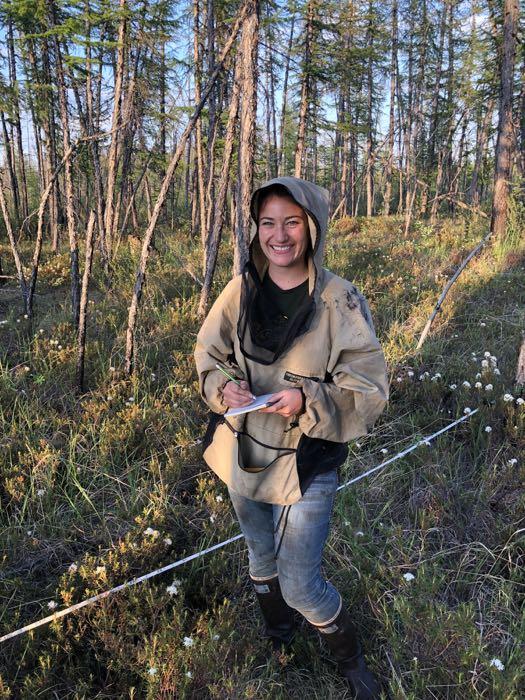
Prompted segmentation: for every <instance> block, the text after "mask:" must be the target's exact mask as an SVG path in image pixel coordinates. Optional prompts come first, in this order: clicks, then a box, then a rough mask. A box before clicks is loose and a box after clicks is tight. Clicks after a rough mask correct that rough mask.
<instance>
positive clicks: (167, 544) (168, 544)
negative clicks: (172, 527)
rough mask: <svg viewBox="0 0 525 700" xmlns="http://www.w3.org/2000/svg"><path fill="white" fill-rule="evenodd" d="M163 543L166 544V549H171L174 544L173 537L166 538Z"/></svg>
mask: <svg viewBox="0 0 525 700" xmlns="http://www.w3.org/2000/svg"><path fill="white" fill-rule="evenodd" d="M162 541H163V542H164V544H165V545H166V547H169V546H170V545H171V544H173V542H172V541H171V537H165V538H164V539H163V540H162Z"/></svg>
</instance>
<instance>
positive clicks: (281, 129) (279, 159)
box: [277, 5, 295, 175]
mask: <svg viewBox="0 0 525 700" xmlns="http://www.w3.org/2000/svg"><path fill="white" fill-rule="evenodd" d="M294 25H295V5H294V7H293V9H292V21H291V24H290V39H289V41H288V49H287V51H286V61H285V63H284V79H283V102H282V106H281V123H280V126H279V148H278V156H277V162H278V164H279V169H278V173H279V175H282V174H283V172H284V127H285V122H286V107H287V101H288V76H289V73H290V53H291V50H292V46H293V42H294Z"/></svg>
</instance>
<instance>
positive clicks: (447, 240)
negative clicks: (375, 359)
mask: <svg viewBox="0 0 525 700" xmlns="http://www.w3.org/2000/svg"><path fill="white" fill-rule="evenodd" d="M515 219H516V221H517V218H516V217H515ZM516 221H515V222H514V225H512V226H511V227H510V228H509V233H508V235H507V237H506V238H505V239H504V240H500V241H494V242H491V243H490V244H489V245H488V246H487V248H486V249H485V250H484V251H483V252H482V253H481V254H480V255H479V256H478V257H477V258H476V259H475V260H474V261H473V262H472V263H471V264H470V266H469V267H468V268H467V270H466V271H465V272H464V273H463V275H462V276H461V277H460V278H459V281H458V282H457V283H456V285H455V286H454V287H453V288H452V291H451V293H450V295H449V297H448V298H447V300H446V302H445V305H444V308H443V311H442V313H440V314H439V315H438V317H437V318H436V321H435V323H434V325H433V327H432V330H431V332H430V335H429V337H428V338H427V340H426V342H425V344H424V345H423V348H422V350H421V351H420V352H416V351H415V347H416V344H417V340H418V337H419V334H420V333H421V331H422V329H423V327H424V324H425V321H426V319H427V318H428V316H429V315H430V313H431V311H432V308H433V306H434V304H435V302H436V300H437V298H438V296H439V293H440V291H441V289H442V287H443V285H444V283H445V281H446V278H447V277H449V276H450V275H451V273H452V272H453V270H454V269H455V267H456V266H457V264H458V263H459V261H460V260H461V259H462V258H463V257H464V256H465V255H466V254H467V252H468V251H469V250H470V249H471V248H473V247H474V245H475V244H476V243H477V242H478V241H479V240H481V238H482V237H483V235H484V234H485V230H486V226H487V224H486V222H485V221H481V220H480V221H478V222H472V221H468V220H465V219H462V218H461V219H457V220H455V221H453V220H444V221H442V222H441V223H440V224H439V225H438V227H437V228H432V227H430V226H428V225H427V224H426V223H425V222H415V223H414V225H413V228H412V231H411V232H410V234H409V236H408V237H407V238H404V237H403V234H402V230H403V225H402V222H401V221H400V220H399V219H396V218H395V217H390V218H374V219H372V220H369V221H367V220H357V221H356V220H343V221H341V222H339V223H338V224H337V225H335V226H334V227H333V231H332V234H331V236H330V242H329V245H328V249H327V255H326V266H327V267H328V268H330V269H332V270H333V271H334V272H336V273H338V274H340V275H342V276H344V277H347V278H348V279H351V280H353V281H354V282H355V283H356V285H357V286H358V287H359V288H360V289H361V290H362V291H363V292H364V294H365V295H366V296H367V298H368V300H369V302H370V306H371V309H372V312H373V316H374V321H375V325H376V331H377V333H378V336H379V338H380V340H381V342H382V344H383V347H384V349H385V353H386V356H387V361H388V366H389V372H390V379H391V400H390V403H389V406H388V409H387V410H386V411H385V412H384V414H383V415H382V416H381V418H380V419H379V421H378V422H377V424H376V426H375V428H374V430H373V432H372V433H371V434H370V435H368V436H366V437H364V438H362V439H359V440H357V441H355V442H353V443H351V444H350V455H349V458H348V460H347V463H346V464H345V465H344V467H343V468H342V470H341V477H340V478H341V482H342V481H343V480H344V479H346V478H349V477H351V476H355V475H357V474H359V473H361V472H364V471H365V470H367V469H369V468H370V467H373V466H375V465H377V464H379V463H380V462H381V461H383V460H384V459H385V455H386V456H387V457H389V456H393V455H394V454H396V453H397V452H399V451H401V450H403V449H404V448H405V447H408V446H410V445H412V444H413V443H414V442H416V441H417V440H420V439H421V438H423V437H425V436H427V435H429V434H431V433H433V432H434V431H436V430H438V429H439V428H441V427H444V426H446V425H447V424H448V423H450V422H451V421H452V420H454V419H457V418H459V417H461V416H463V415H465V410H466V409H467V408H469V409H471V410H473V409H474V408H478V409H479V411H478V412H477V413H476V414H475V415H473V416H472V417H471V418H469V419H468V420H466V421H464V422H463V423H461V424H460V425H458V426H457V427H455V428H453V429H451V430H450V431H448V432H446V433H444V434H443V435H441V436H440V437H439V438H438V439H436V440H434V441H433V442H432V443H431V444H430V446H422V447H420V448H418V449H417V450H415V451H414V452H411V453H410V454H409V455H407V456H406V457H404V458H402V459H400V460H398V461H396V462H394V463H392V464H391V465H389V466H387V467H386V468H385V469H384V470H382V471H379V472H378V473H376V474H374V475H373V476H370V477H368V478H366V479H364V480H362V481H360V482H358V483H357V484H355V485H353V486H351V487H349V488H347V489H345V490H343V491H341V492H340V493H339V494H338V497H337V500H336V505H335V509H334V516H333V521H332V529H331V534H330V537H329V541H328V543H327V547H326V550H325V573H326V575H327V576H328V577H329V578H330V579H331V580H332V582H333V583H334V584H335V585H336V586H337V588H338V589H339V590H340V591H341V592H342V594H343V596H344V599H345V602H346V604H347V606H348V607H349V609H350V610H351V611H352V613H353V615H354V617H355V620H356V625H357V627H358V628H359V630H360V634H361V637H362V639H363V644H364V647H365V651H366V653H367V657H368V659H369V661H370V665H371V666H372V667H373V669H374V671H375V672H376V673H377V675H378V676H379V677H380V679H381V681H382V683H383V686H384V688H385V690H388V693H389V696H390V697H391V698H394V699H395V700H401V699H405V700H407V699H409V700H422V699H426V698H451V699H456V698H460V699H461V698H468V699H470V698H488V699H492V698H496V699H500V698H501V700H512V699H516V700H517V699H518V698H520V697H524V695H525V670H524V666H523V644H524V641H525V639H524V638H525V618H524V612H523V608H522V606H521V604H520V599H521V601H523V593H524V583H525V582H524V574H523V571H524V568H525V538H524V534H525V529H524V516H525V487H524V483H525V405H524V404H525V402H524V401H523V399H522V396H521V394H520V392H519V391H518V389H517V387H516V386H515V385H514V375H515V369H516V362H517V356H518V350H519V346H520V343H521V330H522V329H523V328H525V275H524V269H525V241H523V239H522V238H521V236H520V225H518V224H517V223H516ZM522 224H523V222H522ZM157 246H158V248H159V250H160V253H159V254H157V255H156V257H155V258H153V259H152V260H151V268H150V270H149V274H148V279H147V287H146V292H145V296H144V297H143V303H142V311H141V317H140V331H139V333H138V338H137V362H136V374H135V376H134V377H133V378H132V379H129V378H127V377H126V376H124V374H123V373H122V370H121V368H122V365H123V348H124V342H125V337H124V336H125V323H126V317H127V308H128V305H129V301H130V298H131V290H132V287H133V284H134V274H133V273H134V270H135V267H136V254H135V253H134V252H133V251H130V250H124V249H122V251H121V256H120V259H119V264H118V267H117V269H116V273H115V275H114V278H113V282H112V286H111V289H109V291H108V290H107V289H106V287H105V285H104V281H103V279H102V275H101V274H100V273H99V272H97V271H96V270H95V276H94V279H93V285H92V291H91V294H90V299H91V301H90V304H89V313H90V316H89V324H88V344H87V377H86V384H87V387H88V389H89V391H88V392H87V393H86V394H84V395H83V396H81V397H79V396H77V395H76V393H75V386H74V376H75V361H76V348H75V334H74V331H73V328H72V326H71V323H70V320H69V286H68V285H69V282H68V279H69V274H68V265H69V262H68V254H67V253H66V252H64V253H63V254H61V255H59V256H56V257H53V256H51V255H50V254H49V251H46V258H45V259H46V260H48V261H49V262H47V263H46V264H45V265H44V266H43V268H42V270H41V273H40V277H39V285H38V290H37V291H38V296H37V299H36V316H35V320H34V322H33V323H30V321H29V320H28V319H24V317H23V312H22V311H21V310H20V309H21V303H20V300H19V297H18V293H17V290H16V289H15V286H14V282H9V284H8V285H4V286H3V287H0V504H1V510H0V543H1V550H0V557H1V574H0V596H1V608H0V635H1V634H5V633H7V632H9V631H11V630H14V629H16V628H18V627H20V626H22V625H23V624H26V623H29V622H32V621H34V620H38V619H39V618H42V617H44V616H46V615H48V614H49V613H50V610H53V609H56V610H59V609H61V608H63V607H65V606H68V605H70V604H72V603H74V602H78V601H80V600H82V599H84V598H87V597H89V596H91V595H93V594H95V593H97V592H101V591H104V590H106V589H108V588H110V587H112V586H115V585H118V584H120V583H122V582H124V581H127V580H130V579H132V578H133V577H135V576H139V575H141V574H144V573H147V572H148V571H152V570H153V569H156V568H158V567H160V566H163V565H165V564H168V563H169V562H173V561H175V560H177V559H180V558H182V557H184V556H186V555H189V554H191V553H193V552H196V551H198V550H200V549H203V548H205V547H207V546H209V545H212V544H214V543H217V542H220V541H222V540H224V539H225V538H228V537H231V536H232V535H235V534H237V533H238V526H237V524H236V521H235V519H234V517H233V516H232V509H231V507H230V504H229V501H228V497H227V492H226V489H225V487H224V484H222V483H221V482H220V481H218V480H217V479H216V478H215V476H214V475H213V474H212V473H211V472H210V471H209V470H208V469H207V468H206V465H205V464H204V462H203V460H202V457H201V449H200V444H199V441H200V439H201V437H202V435H203V433H204V430H205V422H206V410H205V406H204V405H203V403H202V402H201V401H200V399H199V396H198V392H197V381H196V372H195V368H194V364H193V356H192V352H193V346H194V342H195V335H196V332H197V330H198V321H197V317H196V309H197V304H198V294H199V289H198V288H197V286H196V284H195V282H194V281H193V280H192V278H191V276H190V275H189V274H188V273H187V271H186V270H185V266H187V265H190V266H193V269H195V270H198V269H199V265H200V252H199V248H200V246H199V245H196V244H195V243H194V242H193V241H191V240H190V239H189V237H188V236H187V234H186V232H185V231H180V232H177V233H175V234H172V235H171V237H169V238H168V237H165V238H162V237H161V236H159V240H158V241H157ZM0 253H1V255H2V258H3V260H4V261H5V260H6V259H8V257H9V254H8V250H7V247H6V246H5V245H4V246H2V249H1V251H0ZM24 255H25V256H26V257H25V259H29V248H27V250H24ZM223 256H224V254H223ZM182 263H183V264H182ZM4 267H5V262H4ZM230 269H231V259H230V258H229V257H228V255H226V256H224V259H223V260H222V267H221V268H220V270H218V273H217V280H216V285H215V291H216V292H217V291H218V290H219V289H220V288H221V287H222V286H223V285H224V284H225V283H226V281H227V280H228V277H229V270H230ZM5 272H7V273H8V274H11V273H12V271H11V270H9V269H8V270H5ZM522 391H523V390H522ZM409 574H410V575H409ZM261 633H262V622H261V619H260V616H259V613H258V609H257V604H256V601H255V599H254V595H253V592H252V590H251V587H250V585H249V581H248V563H247V553H246V549H245V545H244V542H243V540H242V539H241V540H238V541H236V542H234V543H233V544H230V545H228V546H227V547H225V548H223V549H221V550H219V551H217V552H213V553H211V554H209V555H207V556H206V557H203V558H200V559H197V560H195V561H192V562H190V563H188V564H185V565H184V566H182V567H180V568H177V569H176V570H175V571H174V572H170V573H167V574H163V575H161V576H159V577H157V578H153V579H151V580H150V581H148V582H146V583H143V584H140V585H137V586H135V587H133V588H131V589H128V590H126V591H124V592H121V593H117V594H115V595H113V596H112V597H110V598H108V599H105V600H104V601H102V602H100V603H97V604H95V605H92V606H89V607H86V608H84V609H82V610H81V611H79V612H78V613H73V614H71V615H69V616H67V617H65V618H63V619H62V620H59V621H56V622H53V623H52V624H50V625H47V626H44V627H41V628H39V629H38V630H36V631H35V632H31V633H29V634H25V635H22V636H19V637H17V638H16V639H12V640H9V641H7V642H5V643H4V644H2V645H0V698H19V697H20V698H36V697H42V698H60V699H61V700H62V699H66V698H152V699H153V698H155V699H156V698H203V699H205V698H221V699H223V698H228V699H230V698H232V699H235V698H239V699H240V698H298V699H299V698H301V699H302V698H305V697H307V698H319V699H323V700H325V699H328V698H344V697H350V694H349V693H348V690H346V689H345V688H346V686H345V685H344V683H343V681H342V680H341V679H339V678H338V676H337V674H336V672H335V667H334V664H333V662H332V661H331V659H330V657H329V654H328V652H327V650H326V649H324V648H323V647H322V645H321V643H320V641H319V639H318V638H317V636H316V634H315V633H314V632H313V631H312V630H311V629H310V628H309V627H308V625H307V624H306V623H305V624H304V625H303V626H302V627H301V628H300V630H299V634H298V636H297V639H296V641H295V643H294V646H293V651H292V653H290V654H288V655H281V656H277V655H271V654H269V652H268V647H267V642H266V641H265V640H264V639H263V638H262V636H261Z"/></svg>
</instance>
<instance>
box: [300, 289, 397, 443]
mask: <svg viewBox="0 0 525 700" xmlns="http://www.w3.org/2000/svg"><path fill="white" fill-rule="evenodd" d="M331 307H332V308H331V317H330V326H331V332H330V336H331V352H330V358H329V362H328V367H327V370H328V373H329V374H330V375H331V376H332V379H333V383H332V382H316V381H314V380H312V379H307V380H305V382H304V384H303V387H302V388H303V392H304V395H305V398H306V401H305V412H304V413H303V414H302V415H301V416H300V417H299V427H300V429H301V431H302V432H303V433H305V434H306V435H308V436H309V437H313V438H322V439H324V440H332V441H334V442H348V441H349V440H353V439H355V438H357V437H359V436H361V435H366V434H367V432H368V431H369V429H370V428H371V427H372V425H373V423H374V421H375V420H376V419H377V417H378V416H379V414H380V413H381V412H382V410H383V408H384V407H385V405H386V402H387V400H388V378H387V372H386V365H385V358H384V355H383V351H382V350H381V346H380V345H379V341H378V340H377V338H376V335H375V332H374V329H373V324H372V317H371V314H370V310H369V308H368V304H367V303H366V300H365V299H364V297H363V296H362V295H361V294H359V293H358V292H357V291H352V292H351V291H348V290H345V292H344V293H343V295H342V296H341V297H340V298H336V299H334V300H333V304H331ZM369 319H370V320H369Z"/></svg>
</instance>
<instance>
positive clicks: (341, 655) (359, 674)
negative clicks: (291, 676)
mask: <svg viewBox="0 0 525 700" xmlns="http://www.w3.org/2000/svg"><path fill="white" fill-rule="evenodd" d="M315 626H316V627H317V629H318V630H319V632H320V633H321V636H322V637H323V639H324V640H325V642H326V644H327V646H328V648H329V649H330V651H331V652H332V654H333V655H334V657H335V659H336V660H337V665H338V667H339V672H340V674H341V675H342V676H344V677H345V678H346V680H347V681H348V683H349V684H350V687H351V689H352V692H353V693H354V698H356V699H357V700H379V698H380V693H381V689H380V687H379V683H378V682H377V680H376V679H375V677H374V675H373V674H372V673H371V672H370V671H369V670H368V668H367V665H366V662H365V657H364V656H363V651H362V649H361V644H360V643H359V640H358V639H357V633H356V629H355V627H354V625H353V623H352V620H351V619H350V615H349V613H348V612H347V611H346V610H345V609H344V608H341V612H340V613H339V614H338V616H337V617H336V618H335V620H334V621H333V622H331V623H330V624H328V625H324V626H319V625H315Z"/></svg>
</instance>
